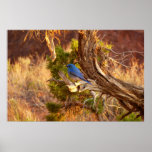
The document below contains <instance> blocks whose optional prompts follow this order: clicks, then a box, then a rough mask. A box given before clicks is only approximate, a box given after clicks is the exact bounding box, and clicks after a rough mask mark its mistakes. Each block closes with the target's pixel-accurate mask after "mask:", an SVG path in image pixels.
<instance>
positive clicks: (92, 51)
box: [78, 30, 144, 118]
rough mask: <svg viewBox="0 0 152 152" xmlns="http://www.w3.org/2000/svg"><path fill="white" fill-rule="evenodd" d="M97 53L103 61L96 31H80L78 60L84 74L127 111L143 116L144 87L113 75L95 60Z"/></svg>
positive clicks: (103, 56) (103, 57) (103, 55)
mask: <svg viewBox="0 0 152 152" xmlns="http://www.w3.org/2000/svg"><path fill="white" fill-rule="evenodd" d="M99 53H100V57H101V61H100V62H104V59H105V58H106V56H105V54H104V53H103V52H102V48H101V47H100V46H99V45H98V43H97V37H96V32H95V31H90V30H89V31H81V32H80V33H79V49H78V60H79V64H80V66H81V68H82V70H83V72H84V75H85V76H86V77H87V78H89V79H92V80H94V81H95V82H96V84H97V85H98V87H99V89H100V90H101V92H102V93H104V94H108V95H110V96H113V97H115V98H116V99H117V100H118V101H119V102H120V104H121V105H122V106H123V107H124V108H125V109H126V110H128V111H129V112H133V111H136V112H140V116H142V118H143V117H144V88H142V87H138V86H135V85H133V84H129V83H126V82H124V81H122V80H119V79H117V78H115V77H113V76H112V75H111V74H110V72H109V71H108V70H107V69H106V68H105V67H104V66H100V65H99V63H98V61H97V55H98V54H99ZM130 107H131V108H130Z"/></svg>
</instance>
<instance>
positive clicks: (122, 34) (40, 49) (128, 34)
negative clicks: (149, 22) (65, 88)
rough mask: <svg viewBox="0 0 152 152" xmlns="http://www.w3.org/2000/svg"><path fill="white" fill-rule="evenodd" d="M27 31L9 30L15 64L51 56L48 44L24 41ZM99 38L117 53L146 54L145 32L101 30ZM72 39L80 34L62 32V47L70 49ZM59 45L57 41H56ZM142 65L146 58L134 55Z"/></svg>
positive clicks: (9, 53) (69, 31)
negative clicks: (33, 58)
mask: <svg viewBox="0 0 152 152" xmlns="http://www.w3.org/2000/svg"><path fill="white" fill-rule="evenodd" d="M26 33H27V31H23V30H9V31H8V58H9V59H11V62H12V63H13V62H14V61H16V60H17V59H18V57H26V56H29V55H32V56H35V57H36V56H37V55H38V56H41V55H42V54H45V55H46V54H48V55H49V54H50V52H49V49H48V47H47V45H46V42H45V41H44V42H40V41H39V40H37V39H33V38H31V39H27V40H26V41H24V38H25V36H26ZM98 34H99V37H100V38H101V39H103V41H105V42H107V43H110V44H112V45H113V50H115V51H116V52H125V51H138V52H144V31H143V30H100V31H99V32H98ZM72 38H78V32H77V31H74V30H68V31H67V32H66V33H65V34H64V32H63V31H61V35H59V39H60V45H61V46H62V47H63V48H65V49H67V48H68V47H70V42H71V39H72ZM55 44H57V41H55ZM134 55H135V56H136V58H137V59H138V60H139V62H140V63H143V61H144V58H143V56H141V55H140V54H139V53H135V54H134Z"/></svg>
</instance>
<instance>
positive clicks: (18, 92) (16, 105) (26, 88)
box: [8, 58, 52, 121]
mask: <svg viewBox="0 0 152 152" xmlns="http://www.w3.org/2000/svg"><path fill="white" fill-rule="evenodd" d="M49 77H50V74H49V71H48V70H47V69H46V61H45V60H44V59H39V62H38V63H37V64H34V63H32V60H31V59H30V58H19V60H18V61H17V62H16V63H15V64H14V65H11V64H10V63H9V61H8V120H10V121H16V120H18V121H26V120H28V121H29V120H30V121H43V120H45V115H46V114H47V109H46V107H45V103H46V102H49V101H50V99H52V95H51V94H50V91H49V88H48V85H47V82H46V81H47V80H48V78H49Z"/></svg>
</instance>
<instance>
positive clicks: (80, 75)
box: [69, 71, 85, 80]
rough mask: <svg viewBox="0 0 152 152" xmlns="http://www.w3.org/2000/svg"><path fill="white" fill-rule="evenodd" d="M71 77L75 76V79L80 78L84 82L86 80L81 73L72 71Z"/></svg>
mask: <svg viewBox="0 0 152 152" xmlns="http://www.w3.org/2000/svg"><path fill="white" fill-rule="evenodd" d="M69 73H70V74H71V75H73V76H75V77H78V78H80V79H82V80H85V78H84V77H83V74H82V73H81V72H80V73H79V72H73V71H70V72H69Z"/></svg>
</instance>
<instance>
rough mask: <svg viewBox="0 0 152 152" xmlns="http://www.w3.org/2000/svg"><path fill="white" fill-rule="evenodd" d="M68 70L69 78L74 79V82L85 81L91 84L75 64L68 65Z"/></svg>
mask: <svg viewBox="0 0 152 152" xmlns="http://www.w3.org/2000/svg"><path fill="white" fill-rule="evenodd" d="M67 68H68V74H69V76H70V77H71V78H72V79H74V80H80V79H81V80H83V81H85V82H87V83H89V84H91V83H90V82H89V81H87V80H86V79H85V78H84V76H83V74H82V73H81V71H80V70H79V69H78V68H77V67H76V66H75V65H74V64H68V65H67Z"/></svg>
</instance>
